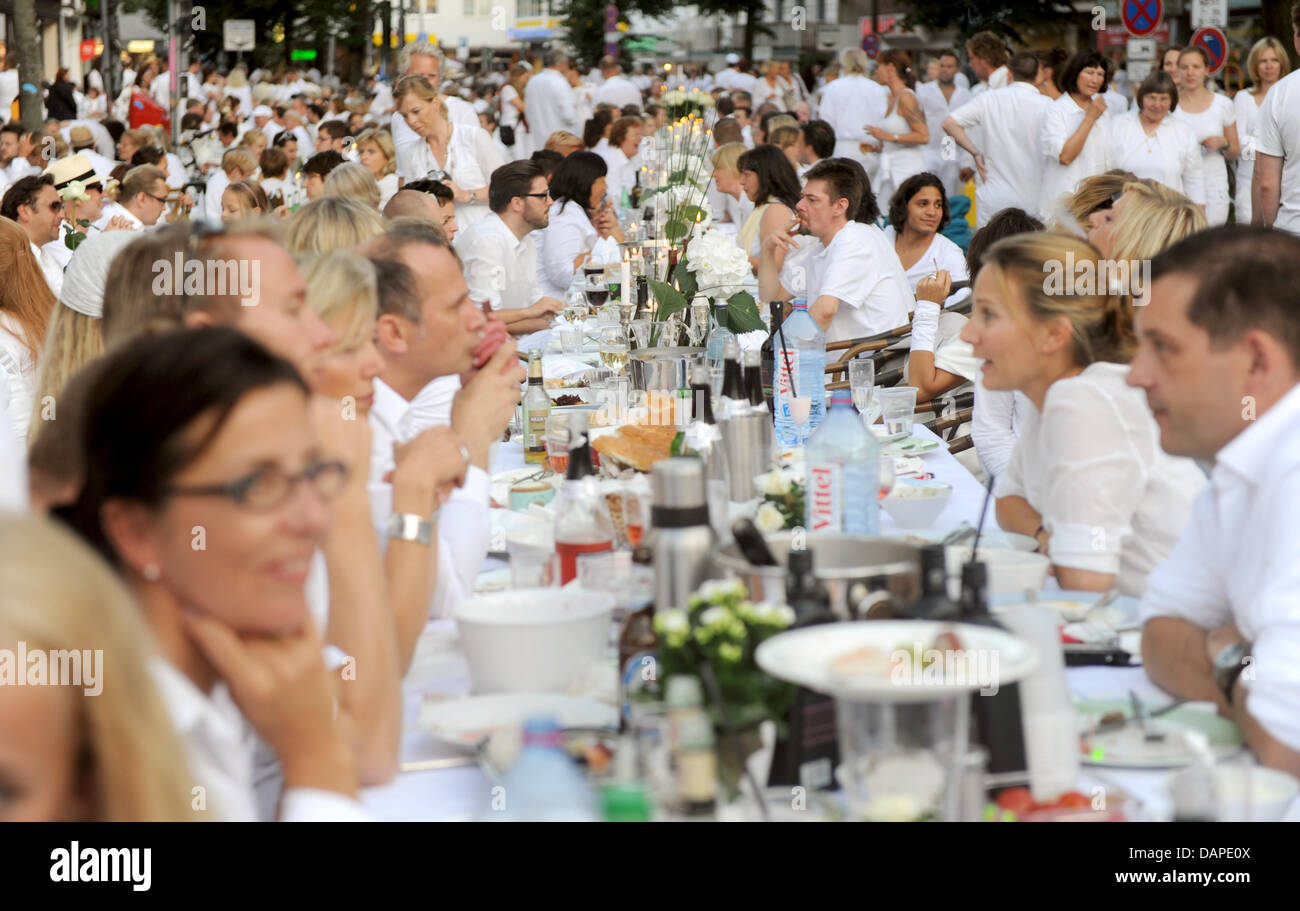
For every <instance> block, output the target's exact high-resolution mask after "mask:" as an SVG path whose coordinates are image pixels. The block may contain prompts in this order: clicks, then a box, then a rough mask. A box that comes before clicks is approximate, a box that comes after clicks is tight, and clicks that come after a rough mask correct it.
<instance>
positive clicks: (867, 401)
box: [853, 386, 881, 430]
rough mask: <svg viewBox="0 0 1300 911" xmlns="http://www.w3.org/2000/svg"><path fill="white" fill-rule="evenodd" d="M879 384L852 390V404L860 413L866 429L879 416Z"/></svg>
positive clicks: (869, 427)
mask: <svg viewBox="0 0 1300 911" xmlns="http://www.w3.org/2000/svg"><path fill="white" fill-rule="evenodd" d="M880 390H881V387H880V386H868V387H867V388H865V389H854V390H853V404H854V406H856V407H857V409H858V413H859V414H860V415H862V423H863V424H864V425H865V426H866V428H867V429H868V430H871V426H872V425H873V424H875V423H876V420H877V419H878V418H879V417H880Z"/></svg>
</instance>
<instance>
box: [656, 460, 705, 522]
mask: <svg viewBox="0 0 1300 911" xmlns="http://www.w3.org/2000/svg"><path fill="white" fill-rule="evenodd" d="M650 478H651V481H652V482H653V484H654V497H653V501H654V505H655V508H656V509H662V508H667V509H699V508H701V507H703V506H705V505H706V504H707V503H708V500H707V499H706V497H705V493H704V463H703V462H701V461H700V460H699V459H697V458H693V457H691V456H673V457H671V458H667V459H660V460H659V461H658V462H655V464H654V467H653V468H652V469H651V471H650Z"/></svg>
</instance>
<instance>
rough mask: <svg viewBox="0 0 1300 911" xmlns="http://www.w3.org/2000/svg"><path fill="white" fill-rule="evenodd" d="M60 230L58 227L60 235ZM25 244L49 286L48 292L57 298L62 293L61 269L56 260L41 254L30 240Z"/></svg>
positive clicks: (51, 256) (38, 248) (39, 249)
mask: <svg viewBox="0 0 1300 911" xmlns="http://www.w3.org/2000/svg"><path fill="white" fill-rule="evenodd" d="M62 230H63V228H62V226H61V225H60V227H59V231H60V233H62ZM27 243H28V245H29V246H30V247H31V248H32V256H35V257H36V262H37V263H39V264H40V267H41V272H42V273H43V274H44V275H45V284H47V285H49V286H50V290H51V291H53V292H54V296H55V297H58V296H59V295H60V294H62V293H63V267H62V266H61V265H59V262H58V260H57V258H55V257H54V256H53V255H48V256H47V255H46V254H45V253H43V252H41V248H40V247H38V246H36V244H34V243H32V242H31V241H30V240H29V241H27ZM51 243H52V242H51ZM46 246H48V244H47V245H46Z"/></svg>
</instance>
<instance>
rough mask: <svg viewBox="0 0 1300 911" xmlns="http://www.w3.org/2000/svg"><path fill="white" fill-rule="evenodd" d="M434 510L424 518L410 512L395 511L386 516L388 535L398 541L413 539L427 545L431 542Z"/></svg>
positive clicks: (435, 514) (435, 515)
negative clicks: (429, 515)
mask: <svg viewBox="0 0 1300 911" xmlns="http://www.w3.org/2000/svg"><path fill="white" fill-rule="evenodd" d="M437 516H438V514H437V513H436V512H435V513H434V514H433V515H432V516H431V517H429V518H428V519H426V518H425V517H424V516H417V515H416V514H415V513H410V512H395V513H393V514H392V515H391V516H389V517H388V537H389V538H390V539H391V538H396V539H397V540H399V541H414V542H418V543H420V544H423V545H424V546H425V547H428V546H429V545H430V544H432V543H433V519H435V518H437Z"/></svg>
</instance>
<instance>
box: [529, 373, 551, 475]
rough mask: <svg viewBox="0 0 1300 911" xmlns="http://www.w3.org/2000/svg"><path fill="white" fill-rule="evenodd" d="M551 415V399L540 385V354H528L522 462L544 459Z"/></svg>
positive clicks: (538, 461) (536, 462)
mask: <svg viewBox="0 0 1300 911" xmlns="http://www.w3.org/2000/svg"><path fill="white" fill-rule="evenodd" d="M550 415H551V397H550V396H549V395H547V393H546V387H545V386H543V385H542V352H541V349H539V348H532V349H530V350H529V352H528V389H527V391H525V393H524V414H523V417H524V461H525V462H527V463H529V464H533V465H536V464H539V463H541V462H543V461H544V460H545V459H546V419H547V418H548V417H550Z"/></svg>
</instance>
